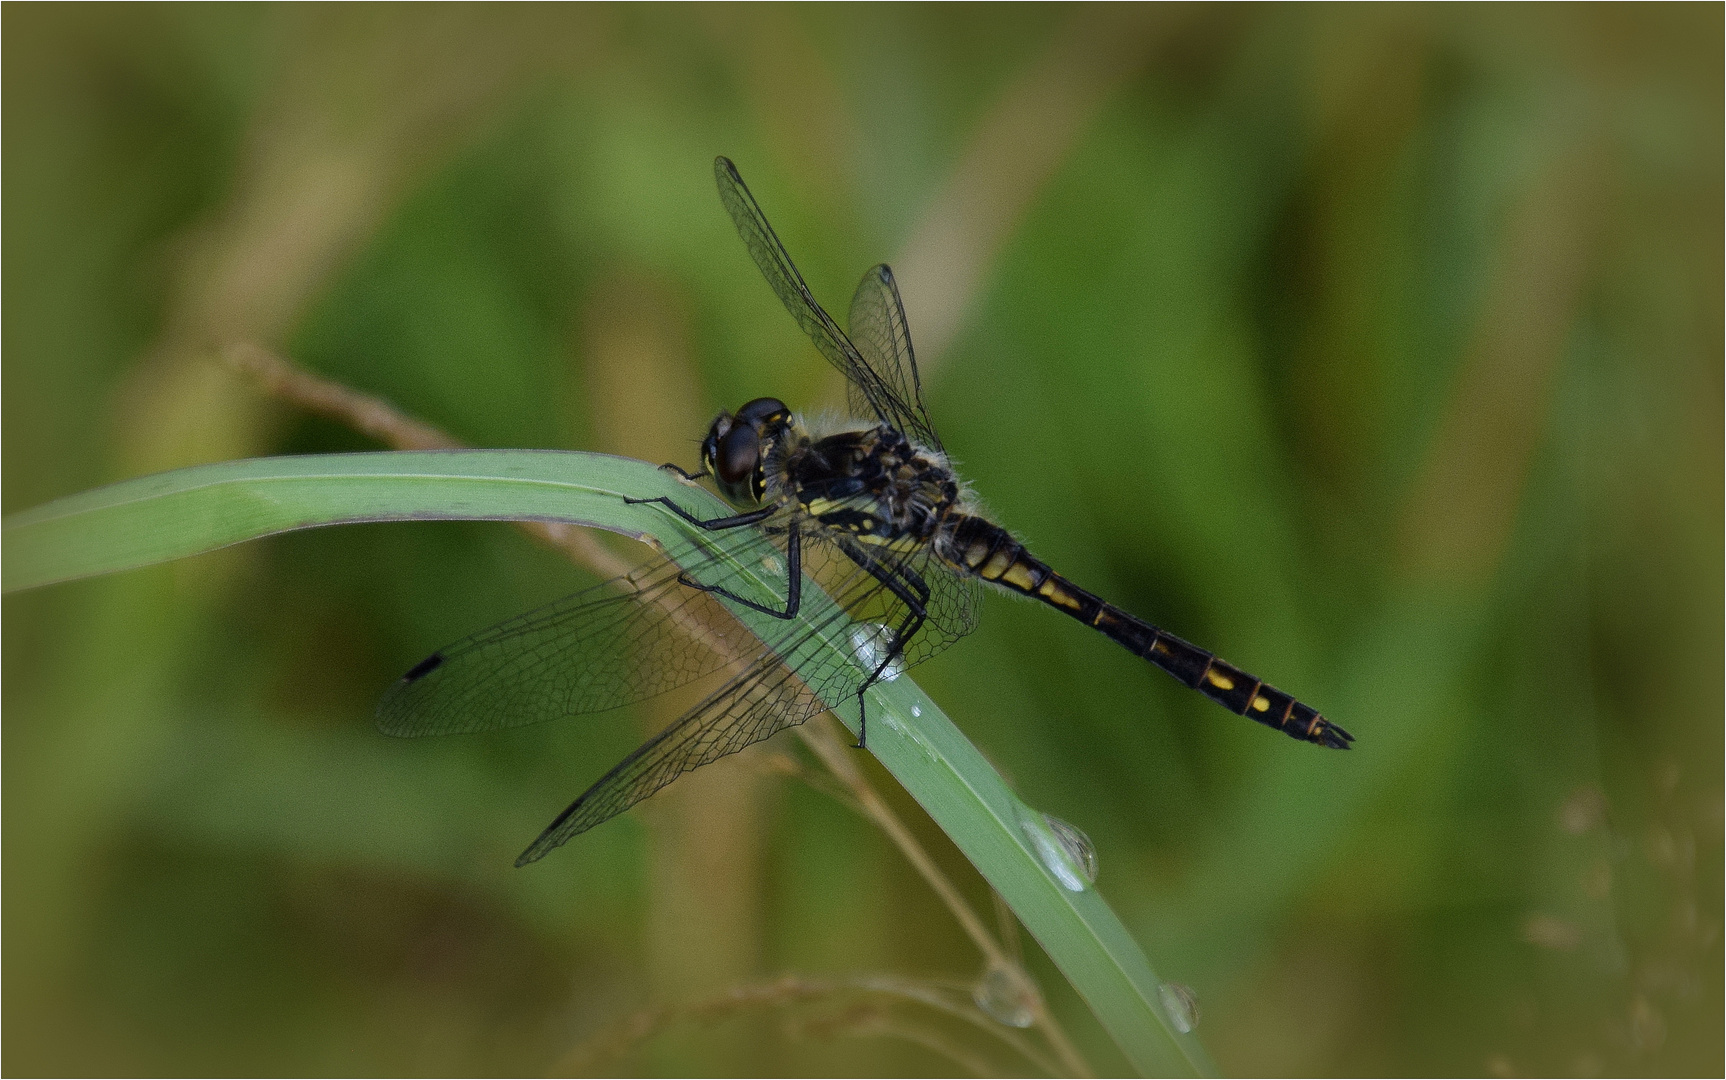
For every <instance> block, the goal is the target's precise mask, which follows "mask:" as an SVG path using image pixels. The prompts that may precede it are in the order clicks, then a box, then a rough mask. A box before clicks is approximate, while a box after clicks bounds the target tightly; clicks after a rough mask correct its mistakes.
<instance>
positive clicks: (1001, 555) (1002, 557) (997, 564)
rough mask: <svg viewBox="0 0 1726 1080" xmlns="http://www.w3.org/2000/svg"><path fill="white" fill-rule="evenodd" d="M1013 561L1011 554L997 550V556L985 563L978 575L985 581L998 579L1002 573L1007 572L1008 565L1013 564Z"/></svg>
mask: <svg viewBox="0 0 1726 1080" xmlns="http://www.w3.org/2000/svg"><path fill="white" fill-rule="evenodd" d="M1012 563H1013V557H1012V556H1011V555H1008V554H1006V553H1005V552H1000V551H997V552H996V553H995V557H994V558H992V559H990V560H989V561H988V562H987V563H985V564H983V568H982V569H981V570H978V571H977V576H978V577H980V578H982V579H983V580H985V581H997V580H999V579H1000V577H1001V575H1002V574H1004V573H1006V571H1007V567H1008V566H1011V565H1012Z"/></svg>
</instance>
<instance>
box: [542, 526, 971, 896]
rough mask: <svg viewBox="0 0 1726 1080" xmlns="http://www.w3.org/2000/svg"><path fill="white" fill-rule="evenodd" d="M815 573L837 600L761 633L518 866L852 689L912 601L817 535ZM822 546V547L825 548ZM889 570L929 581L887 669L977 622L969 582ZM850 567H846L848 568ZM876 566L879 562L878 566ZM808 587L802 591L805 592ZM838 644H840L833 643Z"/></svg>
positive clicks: (912, 566) (876, 661)
mask: <svg viewBox="0 0 1726 1080" xmlns="http://www.w3.org/2000/svg"><path fill="white" fill-rule="evenodd" d="M812 546H813V547H815V548H816V549H817V550H816V551H815V552H814V554H815V555H816V559H815V562H816V563H817V564H818V565H817V568H816V569H815V571H814V575H813V576H816V577H818V578H820V579H824V592H825V593H826V595H827V597H829V598H831V600H832V601H833V602H832V603H830V604H822V605H821V606H820V608H819V609H818V610H808V611H806V612H805V617H804V619H803V620H802V621H797V622H792V623H789V624H787V629H786V630H785V631H784V632H783V633H781V634H779V635H776V636H775V637H774V638H773V639H772V640H768V641H765V642H762V647H760V648H759V649H758V650H757V651H756V652H755V654H754V655H753V656H752V657H751V658H749V659H748V660H747V662H746V663H743V664H741V665H740V667H741V670H740V671H739V673H738V674H737V675H736V676H735V677H734V678H732V679H731V680H730V681H729V682H727V683H726V684H725V685H724V686H723V687H721V688H720V689H719V690H717V691H716V692H714V693H713V694H712V695H711V696H709V697H708V698H707V699H706V700H705V701H703V702H701V704H699V705H697V706H695V707H694V708H693V709H691V710H690V711H689V712H687V713H685V714H684V715H683V716H682V717H680V718H678V719H677V720H676V721H675V722H673V723H672V724H671V725H670V726H669V727H667V728H666V729H665V730H663V731H661V732H660V733H659V734H658V735H655V736H654V737H653V738H652V739H649V740H648V741H647V742H646V743H644V744H642V746H641V747H639V748H638V749H637V750H636V751H635V752H634V753H632V754H630V755H629V756H628V757H627V758H625V759H624V760H623V761H622V762H620V763H619V764H618V765H617V766H616V767H615V768H613V769H612V770H611V771H610V772H608V773H606V774H605V776H603V777H601V778H600V779H599V781H598V782H597V783H595V784H594V785H593V786H592V787H590V788H589V789H588V790H587V791H586V792H584V793H583V794H582V795H581V797H580V798H578V799H576V800H575V802H574V803H572V804H570V806H569V808H568V809H566V810H565V811H564V812H563V813H562V814H560V815H558V817H557V819H556V820H554V821H553V822H552V823H551V824H550V825H549V826H547V827H546V829H545V831H544V832H543V833H541V834H540V836H539V838H538V839H537V840H535V841H534V842H533V844H532V845H531V846H530V847H529V848H528V849H527V850H526V851H524V852H523V853H522V854H521V857H520V858H519V859H517V860H516V865H517V866H522V865H525V864H527V863H530V862H533V861H535V860H537V859H539V858H542V857H543V856H544V855H546V854H547V853H548V852H550V851H551V850H553V849H554V848H557V847H559V846H561V845H562V844H564V843H566V842H567V841H569V840H570V839H571V838H572V837H574V836H577V835H579V834H580V833H583V832H586V831H587V830H588V829H591V828H593V827H594V826H595V825H598V824H600V823H601V822H604V821H606V820H608V819H609V818H612V817H615V816H616V815H618V814H621V813H622V812H623V811H625V810H627V809H629V808H630V807H631V806H634V805H635V804H636V803H638V802H640V801H641V800H642V799H645V798H647V797H648V796H649V795H652V794H653V793H654V792H656V791H658V790H659V789H660V788H662V787H664V786H665V785H667V784H669V783H671V782H672V781H673V780H675V779H677V778H678V777H679V776H682V775H683V774H684V773H686V772H689V771H691V770H693V769H697V768H699V767H701V766H702V765H706V764H708V763H709V762H712V761H716V760H718V759H719V758H721V757H724V756H726V755H727V754H734V753H736V752H737V751H739V750H742V749H743V748H744V747H746V746H749V745H751V744H753V743H756V742H760V741H761V740H763V739H766V738H768V737H769V736H772V735H774V734H776V733H777V732H780V731H783V730H785V729H786V728H789V727H793V726H795V725H797V724H801V723H803V722H804V721H806V720H808V719H809V718H810V717H812V716H815V715H817V714H818V713H821V712H824V711H826V709H827V707H828V702H835V703H836V702H840V701H843V700H845V699H846V698H847V697H849V696H851V695H854V694H856V692H857V690H858V688H859V687H861V686H862V685H863V682H864V680H865V679H866V678H867V677H869V675H870V674H871V673H872V672H873V671H875V670H876V669H877V668H878V667H879V666H880V664H881V661H882V660H884V659H887V658H888V656H887V652H886V649H887V648H888V646H889V645H890V643H891V642H892V640H893V638H892V634H893V631H894V630H896V629H899V628H902V627H904V626H906V623H905V619H906V617H907V615H908V614H910V609H909V607H908V605H907V604H906V603H905V602H904V601H902V600H901V599H899V598H898V597H897V596H895V595H894V593H893V591H892V590H891V589H889V588H888V587H887V586H886V585H885V584H883V581H882V579H881V577H879V576H878V575H877V573H872V572H870V570H868V569H866V568H865V567H863V566H860V565H859V564H858V563H856V562H855V561H853V560H851V559H849V558H848V557H846V556H845V555H844V554H843V552H840V551H839V550H838V549H837V547H836V546H835V545H833V544H831V543H828V542H825V541H822V540H821V539H819V538H816V539H815V541H814V544H813V545H812ZM822 549H826V550H822ZM892 561H893V562H894V565H893V566H892V567H891V568H890V569H889V570H888V573H889V576H892V575H899V576H898V577H896V578H895V580H905V577H904V575H906V574H907V573H908V574H910V575H914V576H915V579H916V580H919V581H921V582H923V583H925V584H927V585H928V587H929V594H930V601H929V603H928V604H927V605H925V607H926V611H927V618H926V620H925V621H924V622H923V625H922V627H921V629H920V630H919V632H918V633H917V634H916V635H915V636H914V637H912V638H911V640H910V642H909V643H908V644H907V646H906V648H905V649H904V652H903V654H902V656H900V657H899V658H898V660H897V661H896V662H895V663H892V664H889V666H888V670H887V671H886V672H885V673H884V674H885V676H886V677H891V678H896V677H897V676H898V673H899V672H900V671H902V670H903V669H904V668H905V667H908V666H910V665H913V664H916V663H920V662H921V661H923V660H926V659H928V658H929V657H930V656H933V655H935V653H937V652H940V651H941V650H942V649H944V648H946V647H947V646H948V645H950V644H951V643H952V642H954V641H956V640H958V638H959V637H961V636H963V635H964V634H966V633H968V632H969V631H970V629H971V628H972V627H973V626H974V625H975V619H976V594H977V590H976V589H975V587H974V586H973V585H972V584H971V583H970V582H969V581H967V580H966V579H963V578H961V577H959V576H958V575H956V574H954V573H952V572H951V571H949V570H947V569H946V567H945V566H944V565H943V564H941V563H939V562H938V561H935V560H934V559H933V558H932V557H930V556H929V554H928V553H927V551H926V550H925V551H923V552H920V553H919V554H918V555H917V556H915V557H912V558H909V559H897V558H896V557H895V558H893V560H892ZM846 567H849V569H845V568H846ZM880 570H881V567H880V566H879V565H878V566H877V571H880ZM808 595H809V594H808V593H807V592H806V593H805V596H806V597H807V596H808ZM835 646H837V648H835Z"/></svg>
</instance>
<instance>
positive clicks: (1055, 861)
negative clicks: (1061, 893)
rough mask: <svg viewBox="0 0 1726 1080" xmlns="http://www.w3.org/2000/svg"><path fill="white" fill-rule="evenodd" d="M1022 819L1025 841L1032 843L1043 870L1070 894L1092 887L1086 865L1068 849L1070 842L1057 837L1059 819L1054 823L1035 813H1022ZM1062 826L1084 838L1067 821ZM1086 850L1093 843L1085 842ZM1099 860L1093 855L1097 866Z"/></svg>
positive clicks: (1027, 811) (1026, 811)
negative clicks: (1055, 827)
mask: <svg viewBox="0 0 1726 1080" xmlns="http://www.w3.org/2000/svg"><path fill="white" fill-rule="evenodd" d="M1021 815H1022V820H1021V821H1020V828H1021V830H1022V831H1023V832H1024V834H1025V839H1027V840H1029V841H1030V842H1031V850H1032V851H1033V852H1035V853H1036V856H1037V861H1038V862H1040V863H1042V864H1043V869H1045V870H1047V871H1048V872H1049V874H1050V875H1051V876H1052V877H1053V878H1054V879H1055V880H1056V881H1058V882H1060V883H1061V885H1062V887H1063V888H1065V889H1067V891H1069V892H1084V891H1085V887H1086V886H1088V885H1089V884H1090V883H1091V881H1092V876H1087V875H1086V873H1085V866H1084V864H1083V863H1081V862H1079V861H1078V859H1077V858H1076V857H1075V855H1074V853H1073V851H1071V850H1070V849H1069V848H1068V846H1067V841H1065V840H1063V839H1061V838H1060V837H1059V836H1058V835H1057V834H1056V832H1055V829H1054V820H1059V819H1054V820H1051V819H1050V817H1049V816H1048V815H1047V814H1039V813H1037V812H1036V811H1035V810H1022V811H1021ZM1061 824H1062V825H1065V826H1066V827H1067V828H1068V829H1072V831H1073V832H1074V833H1076V834H1078V835H1079V836H1081V837H1082V836H1083V835H1084V834H1083V833H1080V832H1079V831H1078V830H1077V829H1073V827H1072V826H1071V825H1067V823H1066V822H1064V821H1063V822H1061ZM1085 846H1086V847H1087V848H1088V847H1089V846H1090V841H1089V840H1087V841H1085ZM1095 860H1096V856H1095V854H1093V855H1092V862H1093V864H1094V863H1095ZM1093 870H1094V865H1093ZM1093 876H1094V875H1093Z"/></svg>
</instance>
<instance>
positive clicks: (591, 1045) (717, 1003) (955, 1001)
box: [554, 975, 1061, 1076]
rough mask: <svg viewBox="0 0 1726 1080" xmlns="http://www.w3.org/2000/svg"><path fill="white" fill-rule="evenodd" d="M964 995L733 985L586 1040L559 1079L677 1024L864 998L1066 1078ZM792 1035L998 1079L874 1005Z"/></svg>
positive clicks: (920, 983)
mask: <svg viewBox="0 0 1726 1080" xmlns="http://www.w3.org/2000/svg"><path fill="white" fill-rule="evenodd" d="M965 989H966V988H965V986H964V985H963V984H958V983H947V982H940V981H936V980H929V979H906V978H901V977H899V976H896V975H851V976H840V977H837V978H809V977H806V976H801V975H783V976H781V977H779V978H777V979H774V980H772V981H771V982H764V983H748V984H743V985H739V986H734V987H731V988H730V989H728V990H726V991H725V992H724V993H722V994H719V995H717V996H715V997H711V998H706V999H704V1000H701V1001H697V1002H692V1003H690V1004H686V1005H675V1006H672V1005H656V1006H652V1007H649V1008H646V1009H641V1010H639V1011H637V1012H635V1013H632V1014H630V1015H629V1016H627V1017H625V1018H624V1019H622V1020H620V1021H618V1022H617V1023H615V1024H613V1025H611V1026H610V1027H609V1028H607V1029H606V1030H604V1031H601V1032H600V1033H598V1034H596V1035H594V1036H592V1037H591V1038H588V1039H586V1040H584V1041H582V1042H581V1043H580V1044H578V1045H577V1046H576V1047H575V1048H573V1049H572V1050H571V1051H570V1052H569V1053H568V1054H566V1055H564V1057H563V1058H562V1059H561V1060H560V1061H559V1062H558V1063H557V1066H556V1068H555V1069H554V1072H555V1073H558V1074H569V1073H582V1072H585V1071H588V1070H590V1069H595V1068H598V1067H599V1066H602V1065H604V1064H605V1063H606V1062H609V1061H611V1060H613V1059H615V1058H617V1057H619V1056H621V1055H623V1054H625V1053H628V1052H629V1050H630V1049H632V1048H633V1047H635V1046H637V1045H639V1044H641V1043H642V1042H645V1041H646V1040H648V1039H650V1038H652V1037H653V1036H654V1035H657V1034H659V1033H660V1032H662V1031H664V1030H666V1029H667V1028H669V1027H671V1026H672V1025H674V1024H678V1023H684V1022H692V1023H714V1022H716V1021H720V1020H723V1019H726V1018H727V1017H730V1016H733V1015H735V1014H737V1013H740V1012H743V1011H745V1010H748V1009H756V1008H786V1007H790V1006H795V1005H805V1004H810V1003H818V1002H823V1001H828V1000H832V999H834V998H839V997H843V996H845V995H851V994H865V995H871V996H873V997H876V998H885V999H887V1001H888V1002H889V1003H904V1004H912V1005H919V1006H923V1007H925V1008H928V1009H930V1010H931V1011H933V1012H936V1013H939V1014H942V1015H945V1016H949V1017H952V1018H954V1019H957V1020H961V1021H963V1022H965V1023H966V1024H968V1025H970V1026H972V1027H974V1028H976V1029H977V1030H978V1031H981V1032H983V1033H984V1034H985V1035H988V1036H989V1037H990V1038H992V1039H995V1040H997V1041H998V1042H1000V1043H1002V1044H1004V1045H1006V1046H1007V1047H1010V1048H1011V1049H1012V1050H1013V1051H1014V1052H1015V1053H1017V1054H1019V1055H1020V1056H1021V1057H1023V1058H1024V1059H1025V1060H1026V1061H1028V1062H1030V1063H1031V1065H1033V1066H1035V1067H1036V1068H1037V1069H1039V1070H1041V1071H1043V1072H1045V1073H1047V1074H1049V1075H1051V1076H1057V1075H1061V1070H1060V1068H1059V1067H1058V1065H1057V1063H1056V1062H1055V1061H1054V1060H1052V1059H1050V1058H1049V1057H1047V1056H1046V1055H1044V1054H1042V1053H1041V1052H1039V1051H1038V1050H1037V1048H1036V1047H1035V1046H1033V1045H1032V1044H1031V1043H1030V1042H1029V1041H1027V1040H1026V1039H1025V1037H1024V1036H1023V1035H1021V1034H1019V1032H1018V1031H1016V1030H1014V1029H1013V1028H1010V1027H1006V1026H1004V1025H1002V1024H999V1023H997V1022H996V1021H994V1020H993V1019H991V1018H990V1017H988V1016H987V1015H985V1014H984V1013H983V1012H982V1011H981V1010H979V1009H977V1008H976V1007H974V1006H972V1005H971V1004H970V1003H969V1002H968V1001H966V1000H965V993H964V991H965ZM792 1030H793V1031H794V1032H798V1033H806V1034H810V1035H814V1036H817V1037H822V1038H832V1037H834V1036H836V1035H852V1036H870V1035H874V1036H882V1037H889V1038H902V1039H906V1040H908V1041H911V1042H915V1043H917V1044H918V1045H921V1046H924V1047H925V1048H927V1049H929V1050H932V1051H934V1052H935V1053H937V1054H940V1055H941V1056H943V1057H945V1058H948V1059H949V1060H951V1061H954V1062H956V1063H958V1064H960V1065H962V1066H964V1067H966V1068H967V1069H969V1070H970V1071H972V1072H973V1073H976V1074H977V1075H980V1076H988V1075H997V1074H998V1070H996V1069H994V1068H991V1067H990V1065H989V1064H988V1063H987V1062H986V1061H985V1060H984V1059H982V1058H980V1057H978V1056H977V1055H976V1054H974V1053H972V1052H970V1051H969V1050H967V1049H966V1048H964V1047H963V1046H962V1045H961V1044H960V1043H958V1042H956V1041H955V1040H953V1039H952V1038H951V1037H949V1036H948V1035H947V1034H946V1033H945V1032H944V1031H942V1030H941V1029H938V1028H934V1027H929V1026H926V1025H918V1024H912V1023H909V1022H907V1021H906V1020H905V1019H904V1018H903V1017H898V1016H895V1015H893V1014H892V1013H890V1012H889V1011H888V1010H887V1008H885V1007H884V1006H883V1005H881V1004H880V1003H876V1002H859V1003H857V1004H855V1005H853V1006H852V1007H851V1008H848V1009H845V1010H844V1011H842V1012H840V1013H838V1014H836V1015H833V1016H828V1017H821V1018H810V1019H806V1020H803V1021H801V1022H800V1023H797V1024H795V1025H794V1026H792Z"/></svg>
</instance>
